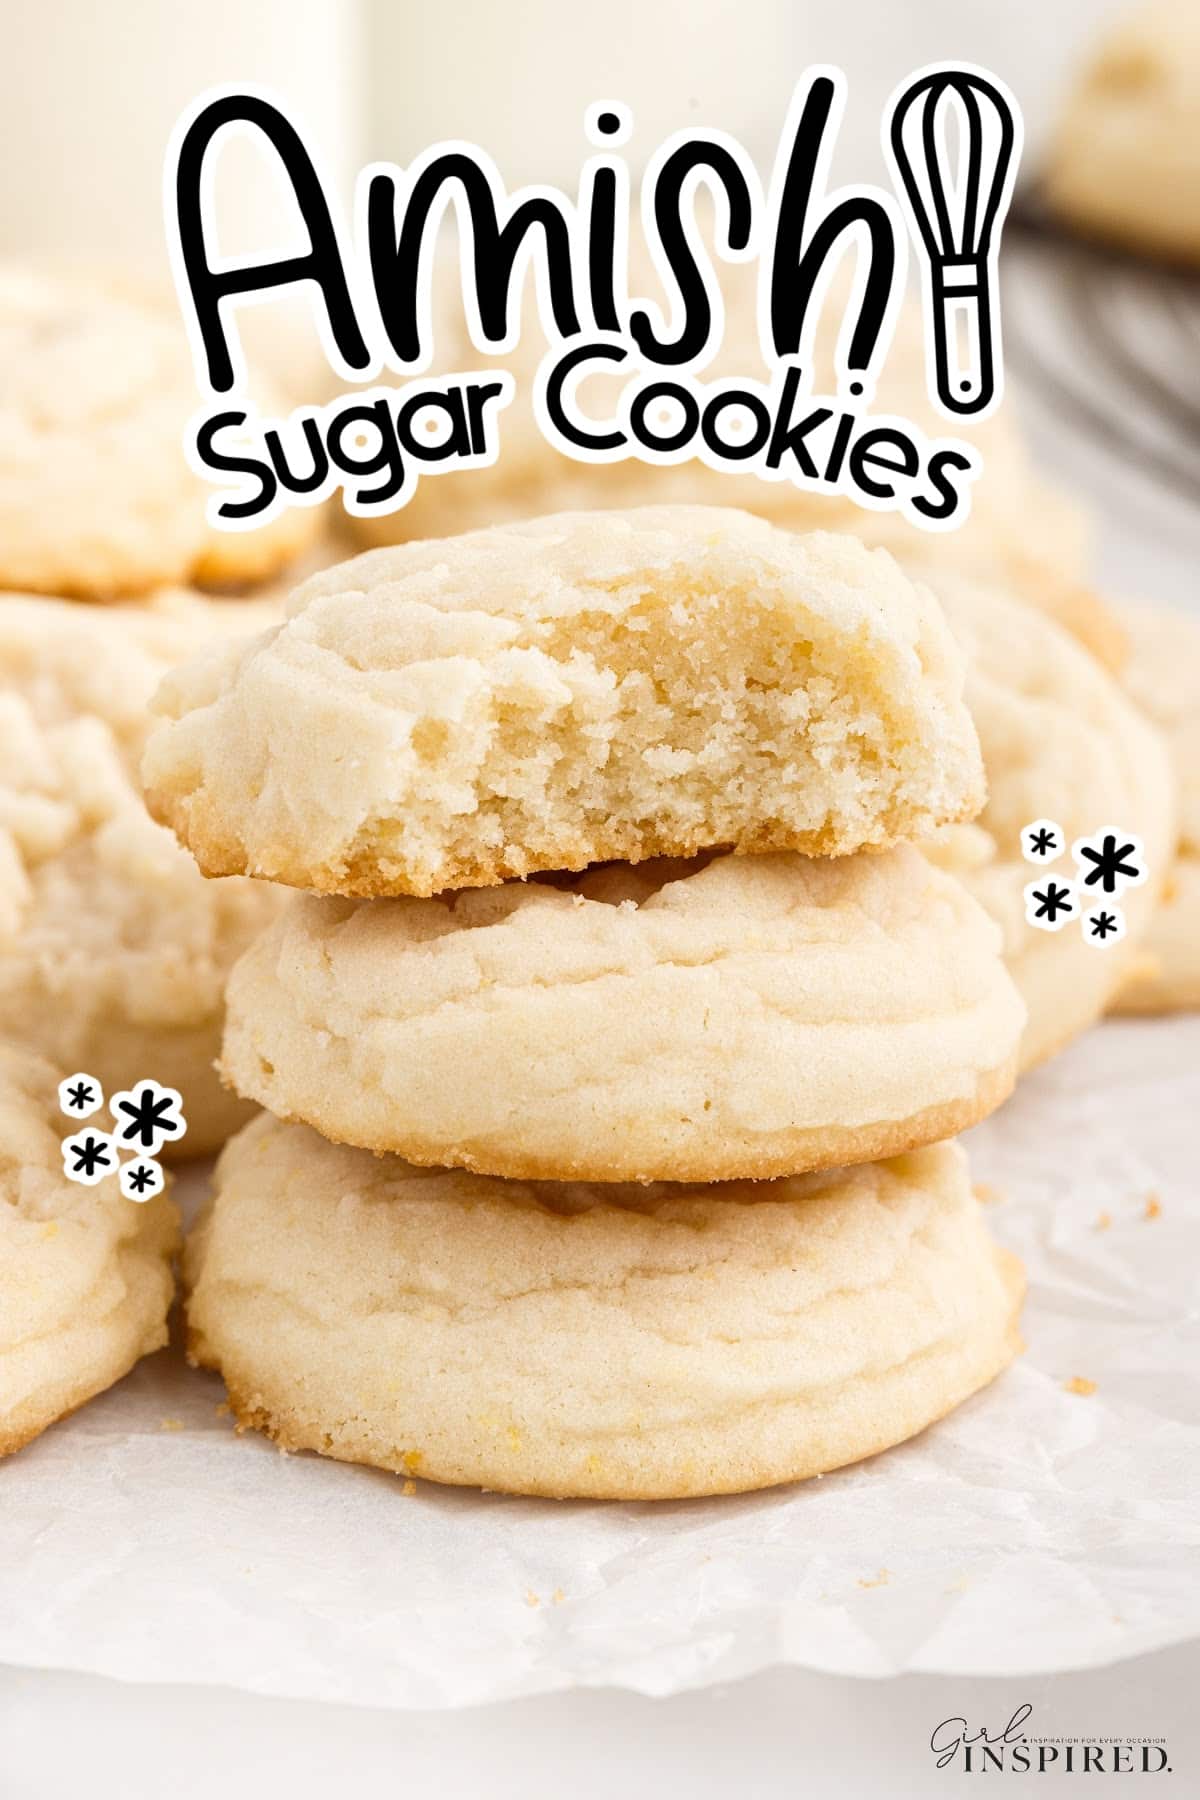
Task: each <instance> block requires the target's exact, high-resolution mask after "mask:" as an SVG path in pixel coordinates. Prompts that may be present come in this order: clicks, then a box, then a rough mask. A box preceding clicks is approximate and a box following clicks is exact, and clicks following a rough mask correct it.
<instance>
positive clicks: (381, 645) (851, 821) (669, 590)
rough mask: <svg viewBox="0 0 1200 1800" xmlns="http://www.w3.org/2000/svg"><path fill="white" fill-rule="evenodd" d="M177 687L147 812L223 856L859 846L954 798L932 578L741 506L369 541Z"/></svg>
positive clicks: (414, 869)
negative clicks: (271, 623) (785, 527)
mask: <svg viewBox="0 0 1200 1800" xmlns="http://www.w3.org/2000/svg"><path fill="white" fill-rule="evenodd" d="M288 612H289V617H288V621H287V623H286V624H285V625H283V626H282V627H280V628H279V629H278V630H276V631H272V632H268V633H265V634H264V635H263V636H262V637H260V638H259V639H257V640H256V641H254V642H252V643H250V644H248V645H247V646H245V647H244V648H236V649H235V648H233V647H230V648H229V649H228V650H223V651H218V652H217V653H215V654H213V655H211V656H209V657H207V658H204V659H201V660H199V661H197V662H195V663H192V664H189V665H187V666H185V667H184V668H183V669H180V670H177V671H175V672H174V673H173V674H172V676H171V677H170V678H169V679H168V680H167V681H166V682H165V683H164V685H163V688H162V690H161V692H160V695H159V699H158V706H159V708H160V710H161V711H163V712H164V713H166V715H167V717H168V723H166V724H165V725H163V726H162V727H160V729H159V730H158V731H157V732H156V733H155V734H154V736H153V737H152V738H151V740H150V743H149V746H148V748H147V753H146V758H145V763H144V774H145V778H146V787H147V794H148V797H149V802H150V806H151V810H152V811H153V812H154V814H155V816H156V817H157V818H160V819H162V820H163V821H164V822H165V823H167V824H170V825H172V826H174V828H175V830H176V832H177V833H178V835H179V837H180V839H181V841H183V842H184V843H186V844H187V845H189V847H190V848H191V849H192V851H193V853H194V854H195V856H196V857H197V859H198V861H199V863H200V866H201V867H202V868H203V869H204V870H205V871H206V873H208V874H210V875H220V874H235V873H246V874H255V875H263V876H267V877H268V878H270V879H272V880H275V881H282V882H287V883H289V884H291V885H292V886H295V887H304V888H310V889H313V890H316V891H318V892H321V893H341V894H347V895H362V896H374V895H381V894H401V893H403V894H415V895H428V894H434V893H438V892H440V891H442V890H443V889H446V888H452V887H484V886H488V885H491V884H493V883H496V882H500V881H503V880H505V879H506V878H508V877H510V876H523V875H529V874H533V873H536V872H537V871H539V870H549V869H581V868H584V867H585V866H586V865H587V864H589V863H595V862H605V861H610V860H614V861H622V862H640V861H642V860H644V859H645V858H647V857H650V856H690V855H692V854H694V853H695V852H696V851H698V850H702V849H706V848H708V847H710V846H713V845H729V846H732V847H733V848H735V849H737V850H742V851H763V850H774V849H795V850H803V851H806V852H816V853H822V854H831V855H833V854H843V853H845V852H848V851H851V850H856V849H859V848H861V847H863V846H864V845H869V846H882V845H885V844H888V843H890V842H893V841H895V840H896V839H899V838H907V837H911V836H913V835H915V834H917V833H919V832H920V831H922V830H923V829H927V828H928V827H929V826H931V825H933V824H935V823H937V822H938V821H940V820H944V819H955V818H968V817H970V816H971V815H972V814H973V813H974V812H975V811H976V810H977V808H978V806H979V803H980V801H981V798H982V773H981V770H980V766H979V760H978V747H977V745H976V742H975V735H974V732H973V730H972V727H971V722H970V719H969V718H968V716H967V713H966V710H965V708H964V707H963V705H962V701H961V682H962V663H961V657H960V656H959V653H958V651H957V650H956V648H955V646H954V642H953V639H952V638H951V635H950V633H949V631H948V630H947V629H946V626H945V622H944V620H943V619H942V617H941V614H940V613H939V611H938V608H937V606H936V604H935V603H934V602H933V601H932V600H931V599H930V598H929V596H928V595H927V594H926V593H925V591H924V590H923V589H920V588H917V587H914V586H913V584H912V583H911V582H910V581H909V580H908V579H907V578H906V577H905V576H904V575H902V574H901V572H900V570H899V569H898V568H897V566H896V564H895V563H894V562H893V561H892V559H891V558H890V557H888V556H886V555H883V554H882V553H878V552H877V553H874V554H873V553H871V552H869V551H867V550H865V549H864V548H863V546H862V545H861V544H860V543H858V542H857V541H856V540H854V539H853V538H841V537H830V536H825V535H822V534H819V533H818V534H814V535H812V536H811V537H807V538H797V537H793V536H791V535H790V534H789V533H786V532H782V531H778V530H776V529H774V528H773V527H772V526H770V525H767V524H765V523H764V522H763V521H762V520H760V519H754V518H751V517H750V516H749V515H748V514H745V513H738V512H732V511H730V510H728V509H725V508H707V507H668V508H662V509H659V508H646V509H644V510H641V511H637V512H632V513H627V514H622V513H577V514H568V515H564V516H562V517H557V518H550V519H540V520H535V521H533V522H531V523H529V524H527V525H514V526H509V527H506V528H505V529H503V530H497V531H480V532H472V533H469V534H468V535H467V536H466V537H461V538H450V539H446V540H444V541H441V542H432V543H421V544H408V545H403V546H401V547H399V548H397V549H394V550H376V551H371V552H369V553H368V554H367V555H365V556H361V557H358V558H356V559H355V560H354V561H352V562H349V563H345V564H342V565H341V567H339V568H337V569H331V570H327V571H325V572H324V573H323V574H320V575H317V576H315V577H314V578H313V579H311V580H310V581H307V582H305V583H304V585H303V586H302V587H300V588H299V589H297V591H296V593H295V594H294V595H293V596H292V600H291V602H290V605H289V608H288Z"/></svg>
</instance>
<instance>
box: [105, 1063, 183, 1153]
mask: <svg viewBox="0 0 1200 1800" xmlns="http://www.w3.org/2000/svg"><path fill="white" fill-rule="evenodd" d="M110 1110H111V1112H112V1116H113V1118H114V1120H115V1121H116V1125H117V1131H116V1137H117V1141H118V1142H119V1143H121V1144H137V1146H138V1148H139V1149H140V1150H141V1151H142V1152H143V1153H144V1154H145V1155H146V1156H157V1154H158V1152H159V1151H160V1150H161V1149H162V1147H163V1145H164V1144H167V1143H174V1142H176V1140H177V1139H179V1138H181V1137H182V1136H183V1134H184V1132H185V1131H186V1130H187V1120H186V1119H185V1118H184V1116H183V1102H182V1100H181V1098H180V1096H179V1094H178V1093H177V1092H176V1090H175V1089H174V1088H168V1087H159V1085H158V1083H157V1081H140V1082H139V1083H138V1085H137V1086H136V1088H129V1089H126V1090H123V1091H122V1092H121V1093H119V1094H114V1095H113V1097H112V1104H111V1109H110ZM122 1114H123V1115H124V1123H122Z"/></svg>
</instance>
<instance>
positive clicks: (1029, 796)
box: [933, 576, 1176, 1068]
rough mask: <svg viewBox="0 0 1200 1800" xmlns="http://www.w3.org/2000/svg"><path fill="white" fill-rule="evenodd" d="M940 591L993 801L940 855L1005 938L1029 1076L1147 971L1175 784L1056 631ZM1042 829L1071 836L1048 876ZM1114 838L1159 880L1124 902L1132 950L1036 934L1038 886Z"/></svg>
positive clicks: (1007, 602) (1151, 741) (1108, 683)
mask: <svg viewBox="0 0 1200 1800" xmlns="http://www.w3.org/2000/svg"><path fill="white" fill-rule="evenodd" d="M937 591H938V596H939V598H940V600H941V601H942V604H943V606H944V607H945V609H946V616H947V618H948V619H949V621H950V624H951V627H952V628H953V630H954V631H955V632H956V633H957V635H958V637H959V639H960V641H961V643H962V646H963V649H964V650H965V652H966V655H967V689H966V692H967V704H968V706H969V707H970V709H971V714H972V717H973V718H974V720H975V724H976V726H977V728H978V731H979V740H980V743H981V744H982V746H983V758H984V764H985V767H986V769H987V778H988V801H987V805H986V806H985V808H984V810H983V812H982V813H981V815H980V817H979V820H978V822H977V823H976V824H974V825H970V826H965V827H964V826H960V827H954V828H951V830H950V831H948V832H947V833H945V834H943V837H942V841H941V843H940V845H935V846H933V853H934V854H935V855H937V856H938V857H939V858H940V859H941V860H943V861H944V862H945V864H946V866H948V867H950V868H952V869H954V870H955V872H956V873H958V874H960V875H961V877H962V879H963V880H964V881H965V882H966V883H967V885H968V887H970V889H971V891H972V892H973V893H974V894H975V895H976V897H977V898H978V899H979V900H980V901H981V902H982V904H983V905H984V906H985V907H986V908H987V910H988V911H989V912H990V913H991V914H992V916H993V918H995V919H996V920H997V922H998V923H999V925H1000V927H1001V930H1002V931H1003V933H1004V945H1005V959H1006V961H1007V963H1008V966H1009V969H1010V970H1011V972H1012V975H1013V979H1014V980H1015V981H1016V984H1017V987H1018V988H1019V989H1020V991H1021V995H1022V997H1023V999H1024V1001H1025V1004H1026V1006H1027V1008H1028V1012H1029V1022H1028V1024H1027V1026H1026V1029H1025V1035H1024V1038H1023V1040H1022V1044H1021V1066H1022V1067H1023V1068H1028V1067H1029V1066H1030V1065H1032V1064H1033V1063H1036V1062H1040V1061H1041V1060H1042V1059H1043V1058H1044V1057H1046V1056H1048V1055H1050V1054H1051V1053H1052V1052H1053V1051H1055V1050H1058V1049H1060V1048H1061V1047H1062V1046H1063V1045H1064V1044H1066V1043H1068V1042H1069V1041H1070V1040H1071V1039H1072V1038H1073V1037H1075V1036H1076V1035H1077V1034H1078V1033H1079V1032H1081V1031H1083V1030H1085V1029H1086V1028H1087V1027H1088V1026H1089V1025H1091V1024H1093V1023H1094V1022H1095V1020H1096V1019H1098V1018H1099V1017H1100V1015H1101V1014H1102V1013H1103V1012H1104V1010H1105V1008H1106V1007H1107V1006H1108V1004H1109V1003H1110V1001H1111V1000H1112V998H1113V996H1114V994H1115V993H1116V992H1117V991H1118V989H1119V988H1120V987H1121V986H1122V985H1123V983H1124V982H1125V981H1126V980H1127V979H1128V977H1129V974H1130V971H1131V969H1133V968H1134V967H1135V966H1136V964H1137V961H1138V959H1139V957H1140V954H1141V951H1140V944H1141V941H1142V939H1143V938H1144V937H1145V935H1146V932H1147V931H1148V929H1149V928H1150V924H1151V920H1152V918H1153V916H1154V911H1155V906H1156V904H1157V899H1158V896H1159V894H1160V892H1161V891H1162V888H1163V884H1164V881H1165V880H1166V878H1167V872H1168V869H1169V866H1170V863H1171V859H1172V856H1173V854H1174V846H1175V832H1176V807H1175V780H1174V775H1173V772H1172V769H1171V765H1170V760H1169V758H1168V756H1167V752H1166V748H1165V745H1164V743H1163V741H1162V738H1161V736H1160V734H1159V733H1158V732H1157V731H1156V730H1155V729H1154V728H1153V727H1152V726H1151V725H1149V724H1148V723H1147V722H1146V721H1145V720H1144V719H1143V718H1142V716H1141V714H1140V713H1139V712H1137V710H1136V709H1135V708H1134V707H1133V706H1132V705H1131V704H1130V702H1129V701H1128V699H1127V698H1126V697H1125V695H1124V694H1123V693H1122V692H1121V690H1120V688H1119V687H1118V686H1117V684H1116V682H1115V681H1114V680H1113V678H1112V677H1111V676H1110V675H1109V674H1107V673H1106V671H1105V670H1104V669H1102V668H1101V667H1100V666H1099V664H1098V663H1097V662H1096V661H1095V659H1094V658H1093V657H1091V656H1089V655H1088V654H1087V653H1086V652H1085V651H1083V650H1081V649H1080V647H1079V645H1078V644H1076V643H1075V642H1073V641H1072V639H1071V638H1070V637H1068V636H1067V634H1066V633H1065V632H1063V631H1061V630H1060V629H1059V628H1058V627H1057V626H1056V625H1055V624H1054V623H1053V621H1051V620H1050V619H1046V618H1043V617H1041V616H1039V614H1037V613H1036V612H1034V611H1033V610H1032V609H1031V608H1029V607H1026V606H1023V605H1022V604H1021V603H1020V602H1019V601H1016V600H1013V599H1012V598H1011V597H1010V596H1008V595H1006V594H1001V593H998V592H995V591H992V590H989V589H985V588H980V587H977V586H975V585H972V584H970V583H967V582H965V581H963V580H962V579H961V578H960V579H957V580H956V579H953V578H951V577H949V576H946V577H944V578H942V579H940V580H939V583H938V590H937ZM1043 818H1045V819H1053V820H1054V821H1055V822H1056V823H1057V824H1058V825H1060V826H1061V827H1062V829H1063V831H1064V833H1065V836H1066V842H1067V846H1068V854H1067V856H1066V857H1065V858H1064V860H1063V861H1061V862H1059V863H1055V864H1052V865H1051V866H1050V867H1049V868H1044V869H1041V870H1039V869H1037V868H1035V867H1032V866H1031V865H1030V864H1029V863H1027V862H1025V861H1024V860H1023V858H1022V855H1021V837H1020V834H1021V828H1022V826H1024V825H1028V824H1030V823H1031V822H1032V821H1033V820H1035V819H1043ZM1105 826H1112V827H1114V828H1115V829H1117V830H1127V831H1132V832H1135V833H1137V835H1138V836H1139V837H1141V838H1142V840H1143V842H1144V846H1145V852H1146V859H1147V862H1148V864H1149V870H1150V878H1149V880H1148V881H1147V882H1146V883H1145V884H1144V885H1142V886H1140V887H1134V888H1129V889H1127V890H1126V892H1125V893H1124V894H1123V895H1122V897H1121V901H1120V905H1121V907H1122V910H1123V911H1124V913H1125V917H1126V921H1127V926H1128V931H1127V936H1126V937H1125V939H1124V940H1123V941H1122V942H1121V943H1120V944H1116V945H1113V944H1109V945H1107V946H1104V947H1099V946H1097V945H1094V944H1090V943H1089V942H1088V941H1087V940H1086V939H1085V937H1084V935H1083V931H1082V929H1081V927H1080V925H1079V924H1078V923H1077V922H1076V923H1070V924H1066V925H1064V926H1063V927H1062V929H1061V930H1059V931H1057V932H1047V931H1041V930H1038V929H1037V928H1035V927H1034V926H1033V925H1030V924H1029V923H1027V921H1026V919H1025V903H1024V888H1025V886H1026V884H1027V883H1028V882H1030V881H1033V880H1034V879H1035V878H1036V877H1037V876H1038V875H1039V873H1040V874H1043V875H1051V874H1057V875H1060V876H1074V874H1075V869H1074V865H1073V864H1072V862H1071V860H1070V856H1069V847H1070V845H1071V844H1072V843H1073V842H1074V840H1075V839H1076V838H1079V837H1085V836H1090V835H1091V834H1092V833H1093V832H1096V831H1099V830H1101V829H1102V828H1103V827H1105ZM1087 903H1088V904H1092V900H1091V897H1090V896H1089V898H1088V902H1087Z"/></svg>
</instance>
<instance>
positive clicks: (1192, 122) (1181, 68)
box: [1045, 0, 1200, 262]
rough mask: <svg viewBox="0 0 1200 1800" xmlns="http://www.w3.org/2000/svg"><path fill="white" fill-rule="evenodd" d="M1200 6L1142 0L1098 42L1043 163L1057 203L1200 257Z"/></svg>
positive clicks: (1116, 236)
mask: <svg viewBox="0 0 1200 1800" xmlns="http://www.w3.org/2000/svg"><path fill="white" fill-rule="evenodd" d="M1198 115H1200V13H1198V12H1197V9H1196V7H1195V5H1194V4H1189V3H1188V0H1143V3H1142V4H1141V5H1138V6H1135V7H1130V8H1127V9H1126V10H1125V12H1124V14H1123V15H1122V17H1121V18H1120V19H1119V20H1118V22H1117V24H1116V25H1115V26H1114V27H1113V28H1112V30H1111V31H1110V32H1109V33H1108V34H1107V36H1106V37H1105V38H1104V40H1103V42H1102V43H1101V45H1100V47H1099V49H1098V51H1097V53H1096V56H1095V58H1094V60H1093V61H1092V63H1091V64H1090V66H1089V67H1088V69H1087V71H1086V73H1085V75H1084V77H1083V80H1082V81H1081V82H1080V84H1079V86H1078V87H1077V89H1076V91H1075V92H1074V94H1073V95H1072V96H1071V99H1070V102H1069V104H1068V106H1067V109H1066V112H1065V115H1064V117H1063V121H1062V124H1061V127H1060V129H1059V132H1058V137H1057V141H1056V143H1055V145H1054V147H1053V150H1052V153H1051V157H1050V162H1049V167H1048V169H1047V172H1046V181H1045V189H1046V197H1047V199H1048V200H1049V202H1050V204H1051V206H1053V207H1054V209H1055V210H1056V211H1057V212H1058V213H1060V214H1061V215H1062V217H1063V218H1065V219H1067V220H1069V221H1070V223H1071V224H1073V225H1076V226H1078V227H1080V228H1081V229H1082V230H1084V231H1088V232H1093V233H1095V234H1096V235H1097V236H1099V237H1103V238H1107V239H1110V240H1112V241H1113V242H1115V243H1117V244H1120V245H1122V246H1123V247H1125V248H1129V249H1135V250H1143V251H1150V252H1151V253H1153V254H1156V255H1161V256H1168V257H1171V258H1176V259H1181V260H1184V261H1187V262H1197V261H1200V130H1198V129H1197V125H1196V120H1197V116H1198Z"/></svg>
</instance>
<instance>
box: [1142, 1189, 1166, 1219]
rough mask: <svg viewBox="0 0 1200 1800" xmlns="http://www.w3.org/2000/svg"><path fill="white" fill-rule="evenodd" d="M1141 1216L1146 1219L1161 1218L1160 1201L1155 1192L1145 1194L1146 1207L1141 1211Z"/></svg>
mask: <svg viewBox="0 0 1200 1800" xmlns="http://www.w3.org/2000/svg"><path fill="white" fill-rule="evenodd" d="M1142 1217H1143V1219H1147V1220H1149V1219H1161V1217H1162V1201H1161V1200H1160V1199H1159V1197H1158V1195H1157V1194H1147V1195H1146V1207H1145V1211H1144V1212H1143V1213H1142Z"/></svg>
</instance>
